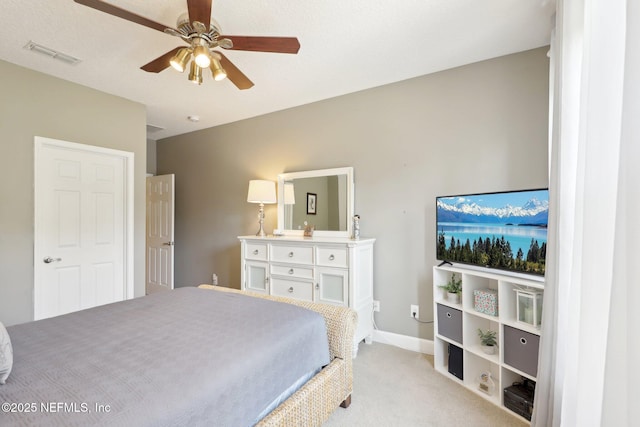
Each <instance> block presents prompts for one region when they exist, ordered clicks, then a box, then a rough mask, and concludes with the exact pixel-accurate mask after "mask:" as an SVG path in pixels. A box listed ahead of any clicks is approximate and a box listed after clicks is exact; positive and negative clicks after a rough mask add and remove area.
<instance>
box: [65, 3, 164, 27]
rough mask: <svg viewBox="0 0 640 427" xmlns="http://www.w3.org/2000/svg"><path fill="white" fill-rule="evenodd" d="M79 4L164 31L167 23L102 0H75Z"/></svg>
mask: <svg viewBox="0 0 640 427" xmlns="http://www.w3.org/2000/svg"><path fill="white" fill-rule="evenodd" d="M73 1H75V2H76V3H78V4H82V5H84V6H88V7H90V8H93V9H96V10H99V11H100V12H104V13H108V14H109V15H113V16H117V17H118V18H122V19H125V20H127V21H131V22H134V23H136V24H140V25H143V26H145V27H148V28H151V29H154V30H158V31H162V32H164V29H165V28H168V27H167V26H166V25H163V24H159V23H157V22H155V21H152V20H150V19H147V18H145V17H143V16H140V15H136V14H135V13H132V12H129V11H128V10H124V9H120V8H119V7H116V6H114V5H112V4H109V3H105V2H103V1H100V0H73Z"/></svg>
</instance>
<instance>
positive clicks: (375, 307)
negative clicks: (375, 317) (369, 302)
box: [373, 300, 380, 311]
mask: <svg viewBox="0 0 640 427" xmlns="http://www.w3.org/2000/svg"><path fill="white" fill-rule="evenodd" d="M373 311H380V301H376V300H373Z"/></svg>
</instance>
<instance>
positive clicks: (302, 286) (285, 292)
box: [271, 277, 313, 301]
mask: <svg viewBox="0 0 640 427" xmlns="http://www.w3.org/2000/svg"><path fill="white" fill-rule="evenodd" d="M271 294H272V295H277V296H281V297H287V298H295V299H299V300H304V301H313V283H311V282H302V281H298V280H287V279H280V278H277V277H272V278H271Z"/></svg>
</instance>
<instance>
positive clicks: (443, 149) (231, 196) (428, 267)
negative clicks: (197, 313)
mask: <svg viewBox="0 0 640 427" xmlns="http://www.w3.org/2000/svg"><path fill="white" fill-rule="evenodd" d="M546 51H547V49H546V48H541V49H535V50H532V51H527V52H523V53H519V54H515V55H510V56H505V57H501V58H497V59H493V60H489V61H484V62H480V63H476V64H471V65H468V66H464V67H460V68H456V69H452V70H447V71H444V72H440V73H435V74H431V75H427V76H423V77H419V78H415V79H411V80H407V81H403V82H400V83H395V84H391V85H387V86H383V87H379V88H375V89H370V90H366V91H362V92H358V93H354V94H350V95H345V96H342V97H338V98H333V99H329V100H326V101H321V102H317V103H313V104H309V105H304V106H301V107H297V108H293V109H289V110H285V111H280V112H276V113H272V114H268V115H264V116H260V117H255V118H252V119H248V120H244V121H241V122H236V123H232V124H228V125H224V126H219V127H215V128H211V129H206V130H202V131H198V132H193V133H189V134H186V135H182V136H178V137H174V138H168V139H164V140H161V141H158V144H157V150H158V153H157V167H158V173H160V174H162V173H175V174H176V259H175V261H176V265H175V273H176V284H177V286H187V285H197V284H199V283H204V282H209V281H210V279H211V273H213V272H215V273H217V274H218V276H219V277H220V283H221V284H225V285H227V286H231V287H235V288H238V287H239V286H240V245H239V243H238V240H237V238H236V236H238V235H243V234H252V233H255V232H256V230H257V224H256V213H257V208H256V206H255V205H253V204H249V203H247V202H246V197H247V187H248V182H249V180H250V179H270V180H274V181H275V180H276V178H277V175H278V174H279V173H282V172H293V171H301V170H309V169H324V168H334V167H343V166H353V167H354V171H355V186H356V191H355V193H356V194H355V206H356V213H358V214H360V215H361V217H362V220H361V233H362V235H363V236H370V237H375V238H377V242H376V246H375V270H374V274H375V278H374V280H375V283H374V296H375V298H376V299H378V300H380V304H381V311H380V313H377V314H376V323H377V325H378V327H379V328H380V329H381V330H384V331H389V332H395V333H399V334H404V335H409V336H415V337H420V338H427V339H432V337H433V327H432V325H422V324H418V323H417V322H415V321H414V320H412V319H411V318H410V316H409V306H410V305H411V304H419V305H420V316H421V318H423V319H427V320H430V319H432V318H433V307H432V304H433V303H432V301H433V295H432V266H433V265H434V264H435V262H436V259H435V237H436V236H435V234H436V230H435V228H436V227H435V197H436V196H439V195H449V194H461V193H475V192H488V191H501V190H512V189H529V188H540V187H546V186H547V127H548V125H547V116H548V74H549V73H548V59H547V57H546ZM276 224H277V223H276V209H275V205H268V206H267V208H266V229H267V232H269V233H270V232H272V230H273V228H275V227H276Z"/></svg>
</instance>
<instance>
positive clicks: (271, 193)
mask: <svg viewBox="0 0 640 427" xmlns="http://www.w3.org/2000/svg"><path fill="white" fill-rule="evenodd" d="M276 201H277V199H276V183H275V182H273V181H265V180H262V179H252V180H251V181H249V192H248V194H247V202H249V203H276Z"/></svg>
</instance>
